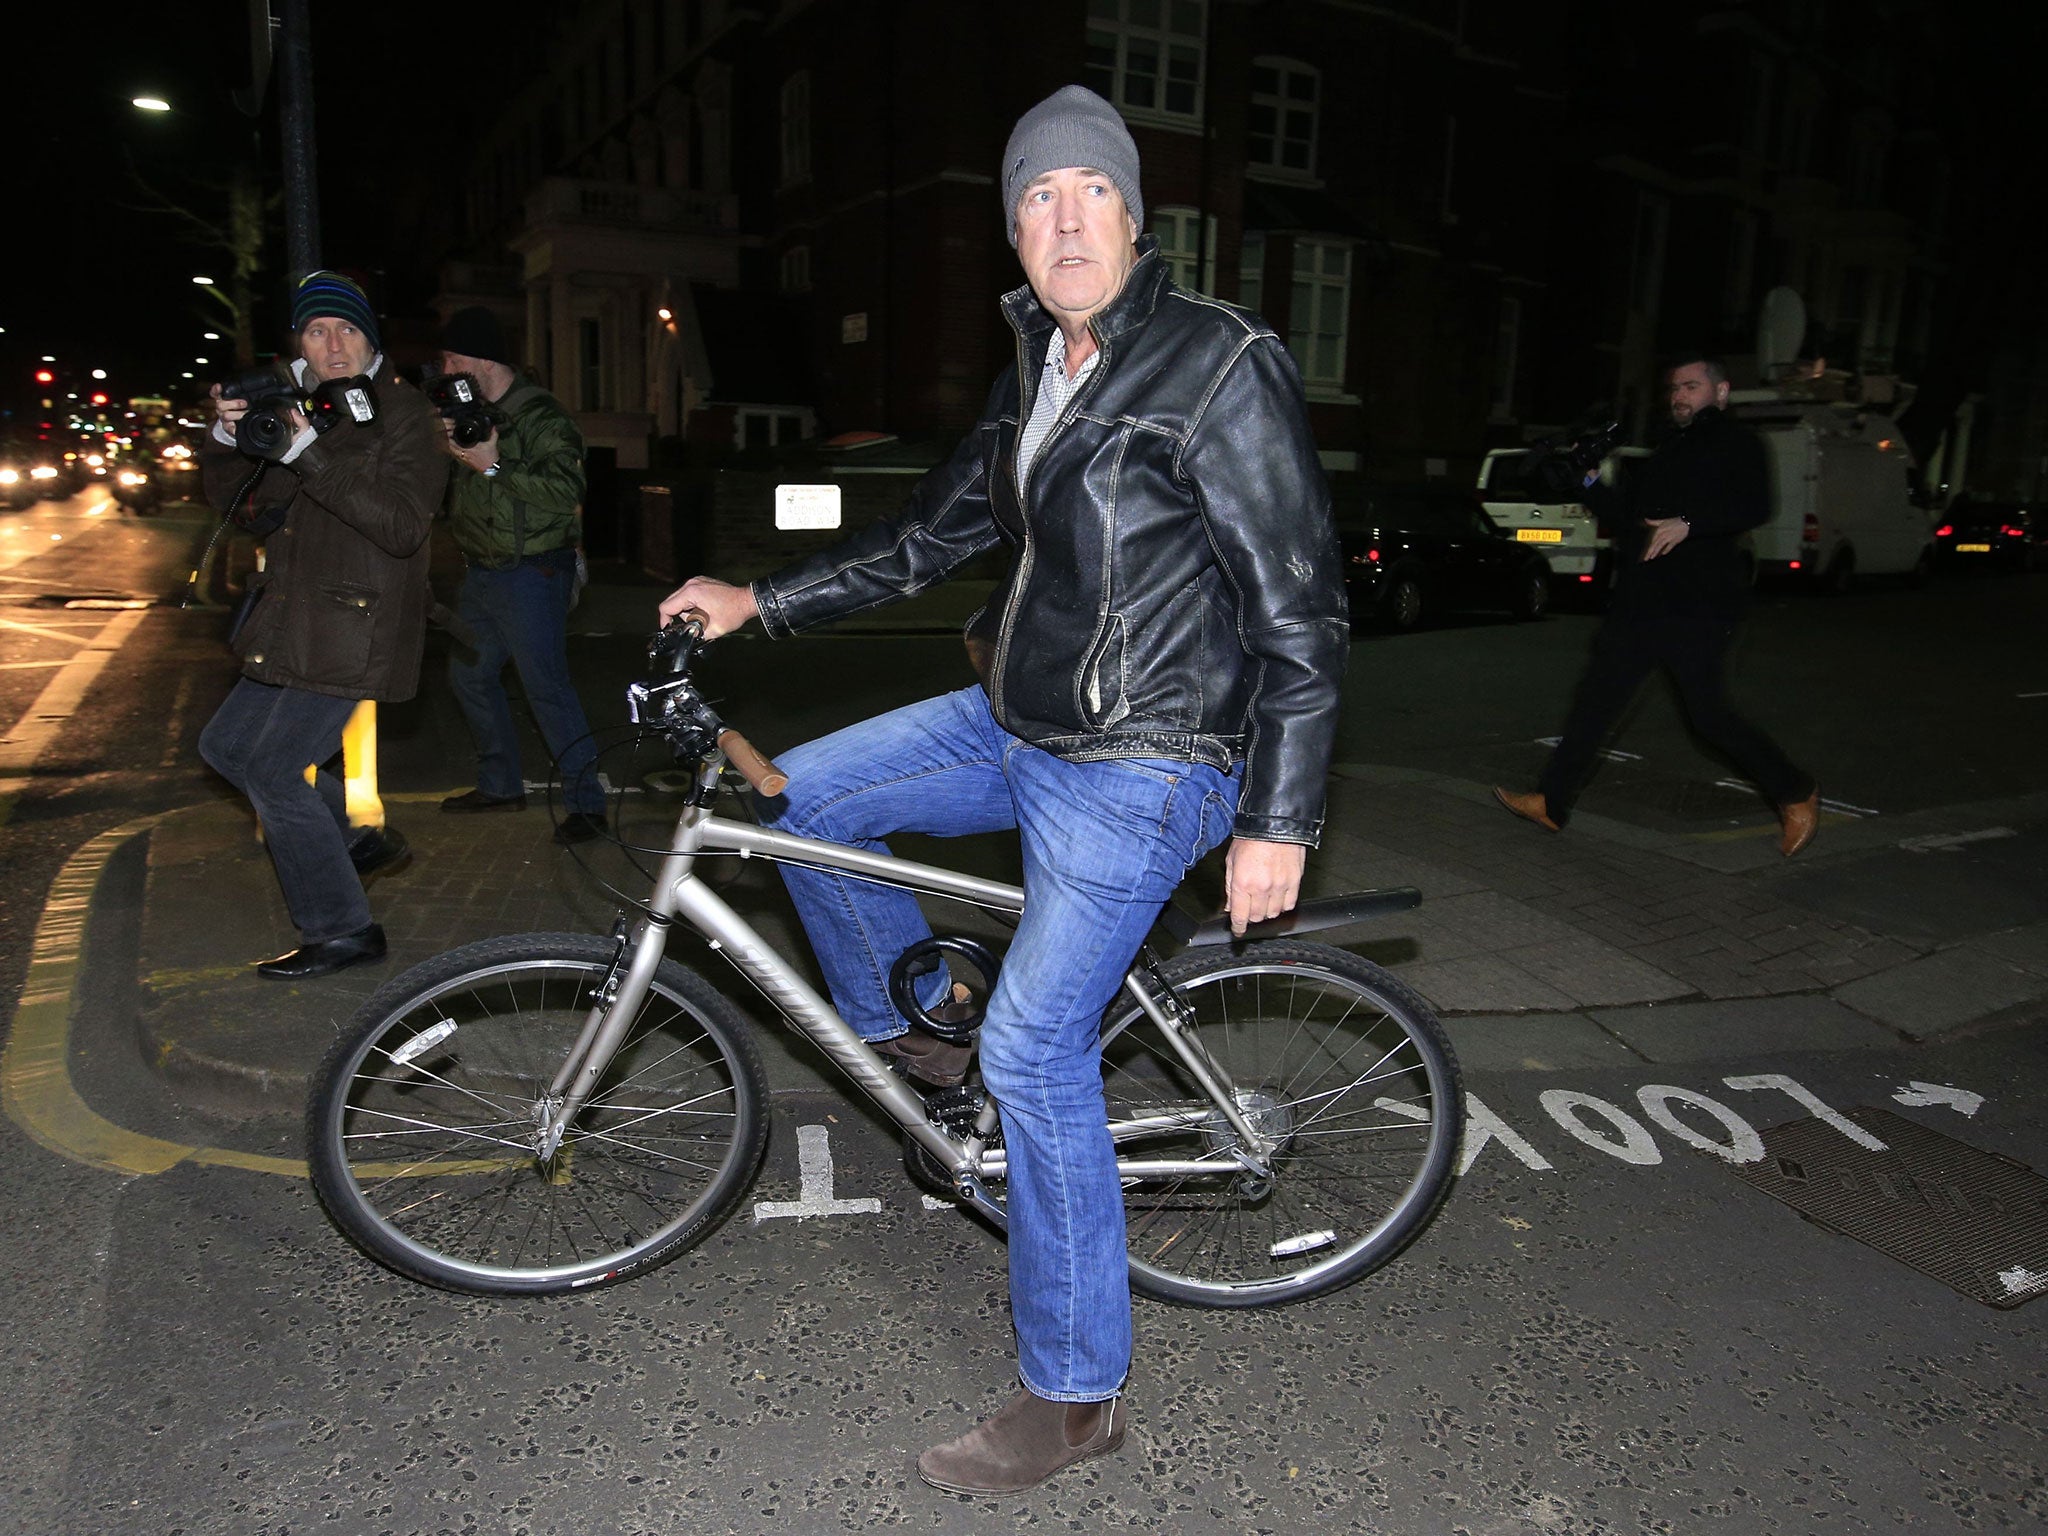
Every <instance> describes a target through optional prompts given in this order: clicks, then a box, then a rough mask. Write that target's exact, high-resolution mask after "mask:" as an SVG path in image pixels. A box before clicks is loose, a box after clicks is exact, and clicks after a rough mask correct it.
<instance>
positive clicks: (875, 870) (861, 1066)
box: [542, 754, 1270, 1217]
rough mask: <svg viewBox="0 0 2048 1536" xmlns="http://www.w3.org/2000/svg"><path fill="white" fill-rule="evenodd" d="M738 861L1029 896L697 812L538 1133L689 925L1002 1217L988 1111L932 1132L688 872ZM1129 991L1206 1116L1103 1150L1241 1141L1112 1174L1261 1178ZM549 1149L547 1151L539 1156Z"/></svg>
mask: <svg viewBox="0 0 2048 1536" xmlns="http://www.w3.org/2000/svg"><path fill="white" fill-rule="evenodd" d="M723 767H724V759H723V757H722V756H721V755H718V754H714V755H713V756H712V757H711V758H709V759H707V760H706V761H705V762H704V764H703V765H702V766H701V767H700V768H699V770H698V785H699V788H700V789H701V790H702V791H703V792H704V793H703V794H701V795H700V796H699V798H700V799H708V798H709V797H710V791H711V790H712V789H714V788H715V787H716V785H717V782H718V776H719V772H720V770H721V769H722V768H723ZM707 852H708V853H737V854H739V855H740V856H741V857H742V858H754V857H761V858H767V859H770V860H774V861H778V862H780V861H788V862H790V863H797V864H802V865H805V866H807V867H809V868H813V869H826V870H838V871H842V872H844V873H847V874H851V875H856V876H860V877H863V878H866V879H871V880H875V881H878V882H880V883H882V884H884V885H890V886H895V887H897V888H899V889H902V890H908V891H919V892H925V893H929V894H932V895H938V896H947V897H953V898H955V899H958V900H961V901H967V902H971V903H973V904H975V905H977V906H981V907H986V908H989V909H992V910H994V911H998V912H1012V913H1016V912H1022V911H1023V910H1024V892H1023V890H1022V889H1021V888H1020V887H1017V886H1014V885H1004V884H1002V883H1001V882H999V881H994V880H983V879H980V878H978V877H976V876H973V875H964V874H961V873H959V872H958V871H956V870H950V869H942V868H940V867H938V866H937V865H932V864H920V863H916V862H914V861H911V860H908V859H899V858H896V857H894V856H893V855H890V854H880V853H869V852H868V851H867V850H865V849H862V848H849V847H847V846H845V845H844V844H840V843H832V842H822V841H819V840H817V839H814V838H807V837H798V836H796V835H794V834H792V833H788V832H777V831H774V830H772V829H770V828H767V827H760V826H755V825H754V824H753V823H751V822H743V821H734V820H731V819H729V818H727V817H723V816H714V815H712V814H711V813H710V811H709V810H708V809H706V808H704V807H702V806H698V805H692V806H691V807H689V808H688V809H687V810H685V811H684V812H683V814H682V815H681V817H679V818H678V819H677V822H676V830H675V836H674V839H673V841H672V842H671V844H670V846H669V851H668V852H667V854H666V855H664V857H663V859H662V862H661V867H660V869H659V870H657V871H656V873H655V878H654V891H653V894H652V896H651V897H650V899H649V902H648V910H649V912H650V913H651V914H652V915H651V916H650V917H646V918H642V919H641V921H640V922H639V923H638V924H637V925H636V926H635V928H634V930H633V934H632V937H631V939H630V940H629V941H628V943H627V946H626V951H625V955H626V962H627V963H626V968H625V974H624V975H623V976H621V977H616V978H615V979H614V980H613V981H612V982H611V983H610V984H609V985H608V986H607V988H606V990H605V993H604V994H603V995H601V996H600V997H599V998H598V1000H597V1001H596V1002H595V1003H594V1004H593V1006H592V1007H591V1009H590V1012H589V1014H588V1015H587V1016H586V1018H585V1020H584V1025H583V1031H582V1033H581V1035H579V1036H578V1038H577V1041H576V1044H575V1046H574V1047H573V1048H572V1049H571V1050H570V1052H569V1055H568V1058H567V1059H566V1060H565V1061H564V1062H563V1064H562V1068H561V1071H560V1072H559V1073H557V1075H556V1078H555V1081H554V1083H553V1084H552V1085H551V1088H550V1091H549V1093H548V1096H547V1101H546V1102H547V1104H548V1105H550V1106H553V1108H552V1109H551V1110H550V1112H549V1113H548V1115H547V1118H546V1120H545V1121H544V1123H543V1126H542V1131H543V1135H544V1136H547V1135H549V1134H550V1132H552V1135H553V1136H554V1137H557V1138H558V1137H559V1135H560V1132H561V1129H562V1128H565V1127H566V1126H567V1125H568V1124H569V1123H570V1122H571V1121H573V1120H574V1119H575V1117H576V1113H577V1111H578V1110H580V1109H581V1108H582V1106H583V1104H584V1102H585V1100H587V1099H588V1097H589V1096H590V1094H591V1092H592V1091H593V1090H594V1089H595V1087H596V1085H597V1082H598V1079H599V1078H600V1077H602V1076H603V1074H604V1069H605V1068H606V1066H608V1065H609V1064H610V1062H611V1059H612V1056H613V1055H614V1053H616V1052H617V1050H618V1049H619V1046H620V1045H621V1044H622V1043H623V1042H624V1039H625V1036H626V1032H627V1030H628V1029H629V1028H630V1027H631V1025H632V1021H633V1019H634V1017H635V1016H636V1015H637V1014H638V1012H639V1009H640V1005H641V1003H642V1002H644V1001H645V1000H646V997H647V991H648V987H649V986H650V984H651V983H652V982H653V979H654V972H655V969H656V967H658V966H659V965H660V964H661V960H662V955H663V953H664V952H665V950H666V948H667V945H668V933H669V929H670V927H671V926H672V925H673V923H674V922H675V921H676V920H678V919H680V920H681V921H683V922H685V923H687V924H689V926H690V927H692V928H694V929H695V930H696V931H697V932H698V933H699V934H701V935H703V937H704V938H705V940H706V941H707V942H708V943H709V944H710V945H711V947H712V948H713V949H716V950H718V951H720V952H721V953H722V954H723V955H724V956H725V958H726V960H727V961H728V962H730V963H731V964H732V965H733V966H734V968H736V969H737V970H738V971H739V972H740V974H741V975H743V976H745V977H746V978H747V979H748V980H749V981H751V982H752V983H753V984H754V985H755V986H756V987H757V988H758V989H759V990H760V992H761V994H762V995H763V996H764V997H766V998H767V999H768V1000H769V1001H770V1002H772V1003H774V1004H775V1006H776V1007H777V1008H779V1009H780V1010H781V1011H782V1013H783V1014H784V1015H785V1016H786V1017H787V1018H788V1019H789V1021H790V1023H791V1024H793V1025H794V1026H795V1027H796V1029H797V1030H798V1031H799V1032H800V1033H801V1034H802V1035H804V1037H805V1038H807V1039H809V1040H810V1041H812V1042H813V1043H814V1044H815V1045H816V1046H817V1047H818V1048H819V1049H820V1050H821V1051H823V1052H824V1053H825V1055H826V1056H827V1057H829V1058H830V1059H831V1060H832V1062H833V1063H834V1064H835V1065H836V1066H837V1067H838V1068H839V1070H840V1071H841V1072H843V1073H844V1074H845V1075H846V1077H847V1078H848V1079H849V1080H850V1081H851V1082H853V1083H854V1084H855V1085H856V1086H857V1087H859V1088H860V1089H861V1091H862V1092H864V1093H866V1094H867V1096H868V1097H869V1098H870V1099H872V1100H874V1102H875V1104H876V1105H877V1106H878V1107H879V1108H880V1109H881V1111H882V1112H883V1113H884V1114H885V1115H887V1116H888V1117H889V1119H890V1120H892V1121H894V1122H895V1123H896V1124H897V1125H898V1126H899V1127H901V1129H902V1130H903V1132H904V1133H905V1134H906V1135H909V1136H911V1137H914V1138H915V1139H916V1141H917V1142H918V1144H919V1145H920V1146H922V1147H923V1148H924V1149H925V1150H926V1151H927V1152H929V1153H930V1154H931V1155H932V1157H933V1158H934V1159H936V1160H937V1161H938V1163H939V1165H940V1166H941V1167H943V1168H946V1169H947V1170H948V1171H949V1172H951V1174H952V1175H953V1179H954V1185H955V1189H956V1192H957V1193H958V1194H959V1195H960V1196H961V1197H962V1198H964V1199H967V1200H969V1201H971V1202H972V1203H974V1204H975V1205H976V1206H978V1207H980V1208H982V1209H984V1210H986V1211H987V1212H989V1213H990V1214H992V1215H996V1216H998V1217H1000V1216H1001V1214H1002V1213H1001V1207H1000V1206H997V1205H995V1204H994V1203H993V1202H992V1201H991V1200H990V1199H989V1198H988V1196H987V1195H986V1194H985V1193H984V1192H983V1191H982V1190H981V1188H980V1182H979V1181H980V1179H981V1178H983V1177H988V1176H993V1175H996V1174H998V1173H1000V1172H1001V1171H1002V1170H1003V1169H1004V1167H1005V1166H1006V1164H1005V1160H1004V1156H1003V1153H1002V1152H1001V1151H1000V1150H995V1151H989V1150H985V1149H984V1147H983V1145H982V1143H983V1141H984V1140H985V1138H986V1137H987V1136H988V1135H989V1133H990V1132H991V1131H992V1130H993V1128H994V1126H995V1109H994V1106H993V1104H991V1105H990V1106H988V1107H987V1108H985V1109H984V1110H983V1112H982V1116H981V1121H980V1122H979V1123H978V1124H977V1126H976V1128H975V1133H974V1135H973V1136H972V1137H970V1138H969V1139H968V1140H966V1141H965V1142H962V1141H956V1140H955V1139H954V1138H953V1137H952V1136H950V1135H948V1134H947V1133H946V1132H945V1131H944V1130H943V1129H941V1128H940V1127H939V1126H937V1125H934V1124H933V1123H932V1120H931V1117H930V1115H929V1113H928V1112H927V1110H926V1108H925V1103H924V1100H923V1099H922V1098H921V1097H920V1096H919V1095H918V1094H917V1092H916V1091H915V1090H914V1089H912V1088H911V1087H910V1086H909V1085H908V1084H907V1083H905V1082H904V1081H903V1079H902V1078H900V1077H898V1076H897V1075H896V1074H895V1073H894V1072H892V1071H890V1070H889V1068H888V1067H887V1066H886V1065H884V1064H883V1061H882V1058H881V1057H880V1056H879V1055H877V1054H876V1053H875V1051H874V1050H873V1048H872V1047H870V1046H869V1045H868V1043H867V1042H866V1041H865V1040H863V1039H862V1038H861V1037H860V1036H859V1035H858V1034H857V1033H855V1031H854V1030H853V1028H852V1026H851V1025H849V1024H848V1023H847V1022H846V1021H845V1020H844V1019H842V1018H841V1017H840V1016H839V1014H838V1012H837V1010H835V1009H834V1008H833V1007H832V1005H831V1003H830V1002H828V1001H827V1000H826V999H825V998H823V997H820V996H819V995H818V993H817V992H816V991H815V990H814V989H813V988H812V987H811V986H810V984H809V983H808V982H806V981H805V980H804V979H803V977H801V976H799V975H797V974H796V972H795V971H794V970H793V969H792V968H791V966H790V965H789V963H788V961H786V960H785V959H784V958H783V957H782V955H781V954H780V953H779V952H777V950H776V949H775V948H774V946H773V945H771V944H769V943H768V941H767V940H765V939H763V938H762V937H761V935H760V934H759V933H758V932H757V931H756V930H755V929H754V928H753V926H752V925H751V924H749V923H748V922H747V921H746V919H744V918H743V917H741V916H740V915H739V914H738V913H737V912H735V911H734V910H733V909H732V907H731V906H730V905H728V904H727V903H726V901H725V900H724V898H722V897H721V896H719V895H718V893H717V892H716V891H713V890H712V889H711V888H710V887H709V886H708V885H706V884H705V883H704V881H703V880H702V879H701V878H700V877H699V876H698V875H697V873H696V862H697V857H698V855H699V854H700V853H707ZM1124 986H1125V990H1126V991H1128V992H1129V993H1130V994H1131V996H1132V998H1133V999H1135V1001H1136V1002H1137V1004H1138V1006H1139V1007H1140V1008H1141V1009H1143V1010H1144V1012H1145V1013H1146V1015H1147V1016H1148V1017H1150V1019H1151V1020H1152V1022H1153V1023H1154V1024H1155V1025H1157V1026H1158V1028H1159V1031H1160V1033H1161V1034H1162V1035H1163V1036H1164V1037H1165V1039H1166V1040H1167V1041H1168V1042H1169V1043H1170V1044H1171V1046H1172V1047H1173V1049H1174V1051H1175V1053H1176V1055H1178V1056H1179V1058H1180V1060H1181V1061H1182V1063H1183V1064H1184V1065H1185V1066H1186V1068H1187V1069H1188V1072H1189V1073H1190V1075H1191V1076H1192V1077H1193V1079H1194V1080H1195V1082H1196V1083H1198V1084H1200V1085H1201V1087H1202V1089H1203V1091H1204V1092H1205V1093H1206V1094H1207V1095H1208V1098H1209V1102H1208V1103H1207V1104H1199V1105H1191V1106H1190V1107H1189V1108H1188V1109H1187V1110H1186V1111H1185V1112H1182V1113H1174V1114H1167V1115H1161V1114H1156V1113H1155V1114H1152V1115H1149V1116H1146V1117H1144V1118H1143V1119H1132V1120H1128V1121H1118V1120H1115V1119H1112V1120H1111V1121H1110V1122H1109V1130H1110V1135H1111V1138H1112V1140H1114V1141H1117V1142H1119V1143H1121V1142H1123V1141H1127V1140H1131V1139H1134V1138H1137V1137H1141V1136H1147V1135H1156V1134H1160V1133H1163V1132H1166V1131H1172V1130H1182V1129H1185V1128H1187V1127H1188V1126H1190V1125H1199V1124H1202V1123H1203V1122H1205V1121H1207V1120H1209V1119H1210V1118H1211V1117H1212V1116H1215V1115H1217V1114H1219V1113H1220V1114H1221V1115H1222V1117H1223V1118H1224V1119H1225V1120H1226V1121H1227V1122H1228V1124H1229V1125H1230V1127H1231V1129H1232V1131H1233V1132H1234V1133H1235V1136H1236V1143H1237V1149H1238V1150H1236V1151H1235V1152H1233V1153H1232V1154H1231V1155H1230V1156H1228V1157H1214V1158H1201V1159H1187V1158H1181V1159H1164V1158H1124V1157H1121V1156H1120V1157H1119V1158H1118V1159H1117V1169H1118V1172H1119V1174H1120V1175H1121V1176H1122V1177H1123V1178H1124V1179H1126V1180H1133V1179H1147V1178H1175V1177H1202V1176H1206V1175H1215V1174H1223V1173H1235V1172H1238V1171H1241V1170H1249V1171H1252V1172H1254V1173H1257V1172H1262V1171H1263V1164H1264V1162H1265V1160H1266V1158H1267V1157H1268V1155H1269V1153H1270V1142H1269V1141H1268V1139H1267V1138H1266V1137H1265V1136H1263V1135H1261V1134H1260V1133H1259V1132H1258V1131H1257V1130H1255V1129H1254V1128H1253V1126H1252V1125H1251V1124H1250V1122H1249V1121H1248V1120H1247V1119H1246V1118H1245V1115H1244V1113H1243V1111H1242V1108H1241V1106H1240V1105H1239V1104H1238V1103H1237V1101H1236V1098H1235V1095H1234V1094H1233V1092H1232V1091H1231V1088H1230V1085H1229V1083H1228V1082H1227V1080H1225V1079H1223V1078H1222V1076H1221V1074H1220V1072H1219V1071H1218V1069H1217V1067H1216V1065H1215V1063H1213V1062H1212V1061H1210V1060H1209V1059H1208V1054H1207V1052H1205V1051H1203V1050H1202V1049H1201V1048H1200V1045H1199V1043H1198V1042H1196V1041H1194V1040H1192V1039H1190V1038H1189V1037H1188V1035H1187V1032H1186V1031H1185V1030H1184V1029H1183V1028H1182V1027H1181V1024H1180V1020H1179V1019H1178V1018H1177V1017H1176V1016H1175V1015H1174V1013H1173V1010H1172V1009H1170V1008H1165V1007H1162V1006H1161V1005H1160V1002H1159V1000H1158V998H1157V997H1155V996H1154V995H1153V993H1152V991H1151V989H1149V988H1148V987H1146V986H1145V985H1144V984H1143V983H1142V982H1141V981H1140V980H1139V978H1138V975H1137V973H1136V972H1135V971H1133V973H1132V974H1131V975H1130V976H1127V977H1126V978H1125V982H1124ZM546 1150H548V1149H547V1148H545V1147H544V1148H543V1151H544V1152H545V1151H546Z"/></svg>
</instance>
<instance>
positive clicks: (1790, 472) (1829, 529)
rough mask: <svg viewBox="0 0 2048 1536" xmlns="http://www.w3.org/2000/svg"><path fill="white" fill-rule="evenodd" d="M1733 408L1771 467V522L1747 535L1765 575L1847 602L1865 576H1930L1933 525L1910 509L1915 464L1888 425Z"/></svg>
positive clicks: (1787, 406)
mask: <svg viewBox="0 0 2048 1536" xmlns="http://www.w3.org/2000/svg"><path fill="white" fill-rule="evenodd" d="M1744 393H1751V394H1753V395H1754V394H1762V393H1763V392H1762V391H1755V392H1748V391H1745V392H1744ZM1730 408H1731V411H1732V413H1733V414H1734V415H1735V416H1736V417H1737V418H1738V419H1740V420H1742V421H1744V422H1746V423H1747V424H1748V425H1749V426H1751V427H1753V428H1755V429H1756V432H1757V434H1758V435H1759V436H1760V437H1761V438H1762V439H1763V442H1764V447H1765V449H1766V451H1767V456H1768V459H1769V463H1770V476H1771V518H1770V521H1769V522H1767V523H1765V524H1764V525H1763V526H1762V527H1761V528H1758V529H1756V530H1755V531H1754V532H1753V533H1752V534H1751V535H1750V548H1751V549H1752V550H1753V551H1754V552H1755V554H1756V562H1757V572H1758V574H1759V575H1762V576H1770V575H1790V576H1793V577H1795V578H1801V579H1805V580H1810V581H1813V582H1815V583H1817V584H1818V585H1820V586H1822V587H1824V588H1826V589H1827V590H1828V591H1831V592H1846V591H1847V590H1848V589H1849V588H1850V586H1852V585H1853V584H1854V583H1855V580H1856V578H1857V577H1858V576H1898V575H1911V576H1916V577H1925V576H1926V575H1927V574H1928V573H1929V572H1931V571H1932V570H1933V568H1934V525H1933V521H1932V519H1931V518H1929V516H1928V515H1927V512H1926V511H1925V510H1924V509H1923V508H1921V507H1917V506H1915V505H1914V504H1913V499H1912V489H1911V485H1910V483H1909V481H1908V474H1909V471H1910V469H1911V465H1912V455H1911V454H1910V453H1909V452H1908V450H1907V448H1906V439H1905V437H1904V435H1903V434H1901V433H1900V431H1899V428H1898V424H1897V423H1896V422H1894V421H1893V420H1892V419H1891V418H1890V417H1888V416H1880V415H1876V414H1872V413H1869V412H1867V411H1860V410H1858V409H1857V408H1856V407H1855V406H1853V405H1849V404H1842V403H1828V404H1815V403H1810V402H1798V401H1786V400H1780V399H1777V398H1775V397H1773V398H1767V399H1756V398H1750V399H1743V398H1741V396H1740V395H1738V396H1737V397H1736V399H1735V400H1733V401H1731V402H1730Z"/></svg>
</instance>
